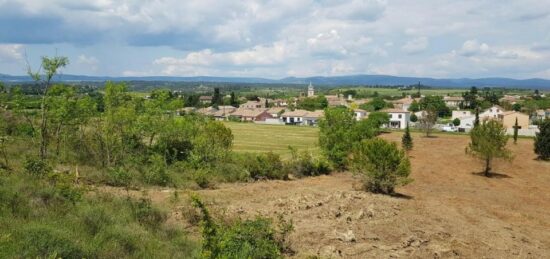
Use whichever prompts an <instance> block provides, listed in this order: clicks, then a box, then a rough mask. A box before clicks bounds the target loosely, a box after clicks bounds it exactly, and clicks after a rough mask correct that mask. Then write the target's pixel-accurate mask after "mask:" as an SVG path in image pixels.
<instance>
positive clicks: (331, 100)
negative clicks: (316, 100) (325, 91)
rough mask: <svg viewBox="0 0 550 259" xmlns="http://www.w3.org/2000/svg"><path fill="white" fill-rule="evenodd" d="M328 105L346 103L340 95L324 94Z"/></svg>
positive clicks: (333, 105) (342, 104)
mask: <svg viewBox="0 0 550 259" xmlns="http://www.w3.org/2000/svg"><path fill="white" fill-rule="evenodd" d="M325 98H327V102H328V106H329V107H337V106H347V105H348V103H347V102H346V100H344V97H343V96H342V95H340V94H339V95H325Z"/></svg>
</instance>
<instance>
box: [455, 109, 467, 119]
mask: <svg viewBox="0 0 550 259" xmlns="http://www.w3.org/2000/svg"><path fill="white" fill-rule="evenodd" d="M470 116H472V112H471V111H462V110H459V111H453V116H452V119H453V120H454V119H457V118H458V119H459V120H460V119H462V118H464V117H470Z"/></svg>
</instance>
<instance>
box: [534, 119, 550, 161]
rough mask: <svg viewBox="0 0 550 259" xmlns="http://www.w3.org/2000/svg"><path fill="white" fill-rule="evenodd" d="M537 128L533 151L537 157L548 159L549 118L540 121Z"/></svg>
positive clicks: (549, 150) (549, 153)
mask: <svg viewBox="0 0 550 259" xmlns="http://www.w3.org/2000/svg"><path fill="white" fill-rule="evenodd" d="M539 129H540V132H539V133H537V134H536V136H535V153H536V154H537V155H538V158H539V159H542V160H550V119H548V118H547V119H545V120H544V121H543V122H542V123H540V125H539Z"/></svg>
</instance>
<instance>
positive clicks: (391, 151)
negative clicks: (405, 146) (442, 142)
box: [351, 138, 412, 194]
mask: <svg viewBox="0 0 550 259" xmlns="http://www.w3.org/2000/svg"><path fill="white" fill-rule="evenodd" d="M351 166H352V169H353V171H354V172H355V173H357V174H360V175H361V176H362V177H363V181H364V187H365V189H366V190H368V191H371V192H374V193H385V194H391V193H394V188H395V187H396V186H402V185H406V184H409V183H410V182H411V181H412V179H410V178H408V176H409V174H410V170H411V169H410V162H409V159H408V158H407V156H406V155H405V153H404V151H403V150H399V149H398V148H397V145H396V144H395V143H390V142H388V141H386V140H383V139H379V138H374V139H370V140H364V141H362V142H360V143H359V144H357V145H356V146H355V147H354V150H353V152H352V158H351Z"/></svg>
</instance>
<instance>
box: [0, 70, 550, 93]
mask: <svg viewBox="0 0 550 259" xmlns="http://www.w3.org/2000/svg"><path fill="white" fill-rule="evenodd" d="M56 80H58V81H65V82H103V81H165V82H210V83H221V82H223V83H255V84H308V83H310V82H311V83H313V84H316V85H390V86H391V85H413V84H417V83H421V84H423V85H427V86H433V87H471V86H478V87H486V86H487V87H510V88H524V89H540V90H550V80H547V79H540V78H532V79H523V80H520V79H511V78H498V77H495V78H478V79H471V78H455V79H453V78H429V77H402V76H387V75H349V76H331V77H322V76H316V77H287V78H282V79H266V78H255V77H212V76H194V77H175V76H148V77H108V76H83V75H70V74H65V75H58V76H57V77H56ZM0 81H4V82H27V81H30V78H29V77H28V76H12V75H5V74H0Z"/></svg>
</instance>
